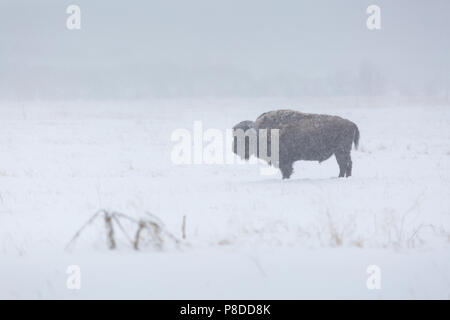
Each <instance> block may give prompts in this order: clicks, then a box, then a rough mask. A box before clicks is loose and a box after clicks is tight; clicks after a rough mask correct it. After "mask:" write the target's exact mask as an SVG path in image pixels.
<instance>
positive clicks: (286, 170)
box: [280, 162, 294, 179]
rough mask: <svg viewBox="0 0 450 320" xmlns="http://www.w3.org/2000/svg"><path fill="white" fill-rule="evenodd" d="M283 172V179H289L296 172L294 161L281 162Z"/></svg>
mask: <svg viewBox="0 0 450 320" xmlns="http://www.w3.org/2000/svg"><path fill="white" fill-rule="evenodd" d="M280 170H281V174H282V175H283V179H289V178H290V177H291V175H292V172H294V167H293V163H292V162H290V163H281V164H280Z"/></svg>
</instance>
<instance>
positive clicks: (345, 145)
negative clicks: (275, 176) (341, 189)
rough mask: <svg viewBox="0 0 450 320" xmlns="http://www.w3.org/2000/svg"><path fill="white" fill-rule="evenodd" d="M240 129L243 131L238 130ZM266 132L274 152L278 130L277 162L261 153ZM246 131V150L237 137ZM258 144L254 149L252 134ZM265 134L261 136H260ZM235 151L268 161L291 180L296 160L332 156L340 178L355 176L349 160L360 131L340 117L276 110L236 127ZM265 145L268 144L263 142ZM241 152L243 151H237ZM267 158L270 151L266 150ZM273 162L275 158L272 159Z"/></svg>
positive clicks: (240, 154) (248, 156) (320, 158)
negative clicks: (273, 139)
mask: <svg viewBox="0 0 450 320" xmlns="http://www.w3.org/2000/svg"><path fill="white" fill-rule="evenodd" d="M239 129H240V130H239ZM261 129H267V150H271V135H270V130H271V129H278V130H279V131H278V142H279V143H278V150H277V151H278V153H279V154H278V157H277V159H278V160H277V161H272V160H269V159H270V158H269V157H265V156H264V155H262V154H260V153H261V152H260V149H261V146H260V143H259V142H260V139H261V137H264V131H260V130H261ZM242 132H244V139H243V140H240V141H241V142H245V144H244V147H243V148H241V149H238V144H239V143H240V142H239V141H238V136H239V134H240V133H242ZM249 132H254V133H255V135H254V137H255V138H256V141H257V143H256V144H255V145H256V147H255V148H252V147H251V143H250V141H251V135H250V134H249ZM261 132H262V135H261ZM233 134H234V143H233V151H234V153H236V154H238V155H239V156H240V157H241V158H244V159H246V160H248V159H249V158H250V156H251V155H255V156H257V157H258V158H262V159H265V160H267V161H268V162H269V164H271V165H274V166H276V167H279V168H280V170H281V173H282V175H283V179H288V178H289V177H290V176H291V175H292V172H293V164H294V162H295V161H297V160H310V161H319V162H322V161H325V160H327V159H328V158H330V157H331V156H332V155H333V154H334V155H335V156H336V160H337V163H338V165H339V177H344V176H345V177H349V176H351V174H352V159H351V157H350V153H351V149H352V144H353V143H354V144H355V148H356V149H357V148H358V142H359V130H358V127H357V126H356V124H354V123H353V122H351V121H349V120H346V119H343V118H341V117H337V116H329V115H323V114H309V113H302V112H298V111H293V110H276V111H270V112H266V113H263V114H262V115H260V116H259V117H258V119H256V121H254V122H253V121H248V120H247V121H242V122H240V123H238V124H237V125H235V126H234V127H233ZM264 143H265V142H264ZM238 150H241V151H242V152H238ZM266 155H267V151H266ZM272 159H273V157H272Z"/></svg>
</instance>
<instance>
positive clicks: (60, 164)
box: [0, 99, 450, 299]
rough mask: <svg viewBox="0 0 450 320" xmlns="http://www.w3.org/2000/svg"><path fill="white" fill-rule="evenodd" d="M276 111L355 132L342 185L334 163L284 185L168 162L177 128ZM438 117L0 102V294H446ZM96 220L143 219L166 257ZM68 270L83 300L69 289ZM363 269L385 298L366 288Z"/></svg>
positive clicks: (440, 111)
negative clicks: (160, 239) (352, 127)
mask: <svg viewBox="0 0 450 320" xmlns="http://www.w3.org/2000/svg"><path fill="white" fill-rule="evenodd" d="M275 108H293V109H297V110H300V111H306V112H317V113H330V114H335V115H340V116H343V117H345V118H348V119H350V120H352V121H354V122H355V123H357V124H358V126H359V128H360V131H361V142H360V150H358V151H353V154H352V157H353V166H354V170H353V177H351V178H349V179H336V178H334V177H335V176H337V173H338V166H337V164H336V161H335V159H334V157H333V158H331V159H329V160H327V161H326V162H323V163H322V164H320V165H319V164H318V163H313V162H311V163H309V162H299V163H297V164H296V166H295V172H294V175H293V177H292V178H291V179H290V180H287V181H282V180H281V178H280V175H279V174H277V175H275V176H264V175H261V174H260V171H259V169H258V167H257V166H255V165H248V164H247V165H237V164H236V165H182V166H176V165H174V164H173V163H172V162H171V151H172V148H173V146H174V143H172V142H171V141H170V137H171V134H172V132H173V131H174V130H175V129H179V128H186V129H188V130H191V131H192V127H193V122H194V121H195V120H201V121H202V122H203V126H204V129H207V128H218V129H226V128H229V127H231V126H233V125H234V124H235V123H237V122H239V121H241V120H246V119H249V120H253V119H255V118H256V117H257V116H258V115H259V114H260V113H262V112H265V111H267V110H271V109H275ZM449 128H450V107H449V106H415V105H414V106H405V105H403V106H401V105H400V106H397V105H395V106H392V105H383V104H380V105H370V106H361V105H359V106H355V105H354V103H353V104H351V105H348V104H344V103H340V102H337V103H334V104H332V105H330V104H328V103H320V102H317V101H311V102H308V103H303V102H302V103H301V102H299V101H277V100H256V99H255V100H238V101H236V100H235V101H232V100H214V99H209V100H201V101H200V100H181V99H180V100H152V101H146V102H111V103H106V102H101V103H93V102H89V103H86V102H71V103H67V102H61V103H55V102H52V103H45V102H34V103H20V104H19V103H5V102H2V103H0V155H1V157H0V298H7V299H16V298H64V299H66V298H69V299H71V298H73V299H78V298H150V299H163V298H209V299H215V298H224V299H231V298H235V299H241V298H264V299H280V298H286V299H299V298H327V299H329V298H331V299H332V298H363V299H377V298H386V299H390V298H440V299H450V197H449V189H450V143H449V141H450V129H449ZM99 209H107V210H115V211H119V212H123V213H125V214H128V215H130V216H133V217H141V216H145V212H151V213H153V214H154V215H156V216H158V217H159V218H160V219H161V220H163V221H164V223H165V225H166V228H167V230H168V231H170V232H171V233H172V234H174V235H175V236H176V237H178V238H181V224H182V220H183V216H186V233H187V239H186V240H185V241H182V243H181V244H180V245H179V246H178V247H174V246H172V245H169V244H170V243H169V242H170V241H169V240H167V244H168V246H167V247H166V248H164V250H162V251H155V250H152V249H151V248H150V247H149V248H143V250H141V251H139V252H136V251H134V250H133V249H132V248H130V247H129V246H128V245H127V244H126V242H125V241H124V240H123V239H122V240H120V239H119V243H118V249H117V250H116V251H109V250H108V249H107V248H106V242H105V234H104V228H103V225H102V223H101V222H97V223H94V224H93V225H91V226H89V227H88V229H86V232H85V233H84V234H82V235H81V237H80V238H79V239H78V241H77V242H76V243H75V245H74V246H73V247H72V248H71V249H70V250H66V249H65V247H66V244H67V243H68V242H69V240H70V238H71V237H72V236H73V234H74V233H75V232H76V231H77V230H78V229H79V228H80V227H81V226H82V225H83V224H84V223H85V222H86V220H88V219H89V217H90V216H92V215H93V214H94V213H95V212H96V211H97V210H99ZM68 265H79V266H80V268H81V289H80V290H69V289H68V288H67V286H66V280H67V274H66V268H67V266H68ZM369 265H377V266H379V267H380V270H381V289H380V290H369V289H368V288H367V287H366V280H367V278H368V277H369V275H368V274H367V273H366V269H367V267H368V266H369Z"/></svg>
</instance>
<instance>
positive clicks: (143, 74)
mask: <svg viewBox="0 0 450 320" xmlns="http://www.w3.org/2000/svg"><path fill="white" fill-rule="evenodd" d="M70 4H77V5H79V6H80V8H81V30H72V31H70V30H68V29H67V28H66V19H67V17H68V14H66V8H67V6H68V5H70ZM370 4H377V5H379V6H380V8H381V30H376V31H370V30H368V29H367V27H366V19H367V17H368V15H367V14H366V8H367V7H368V5H370ZM449 24H450V1H448V0H431V1H425V0H395V1H392V0H390V1H373V0H372V1H365V0H341V1H335V0H318V1H310V0H308V1H302V0H278V1H275V0H273V1H269V0H178V1H174V0H164V1H163V0H160V1H121V0H118V1H107V0H95V1H94V0H77V1H75V0H74V1H61V0H40V1H31V0H28V1H23V0H1V2H0V39H1V42H0V98H8V99H15V98H18V99H22V98H86V99H89V98H100V99H102V98H115V97H123V98H128V97H137V98H140V97H147V96H203V95H218V96H271V95H319V96H320V95H351V94H355V93H359V94H370V95H371V94H373V95H379V94H387V93H389V92H393V91H395V92H400V93H401V94H417V93H419V92H420V93H423V94H430V95H439V94H442V92H443V91H445V90H448V87H449V82H450V79H449V74H450V59H449V56H450V26H449Z"/></svg>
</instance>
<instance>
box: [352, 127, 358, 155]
mask: <svg viewBox="0 0 450 320" xmlns="http://www.w3.org/2000/svg"><path fill="white" fill-rule="evenodd" d="M353 142H354V143H355V149H356V150H358V146H359V129H358V127H357V126H356V125H355V133H354V135H353Z"/></svg>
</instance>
